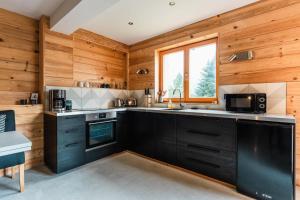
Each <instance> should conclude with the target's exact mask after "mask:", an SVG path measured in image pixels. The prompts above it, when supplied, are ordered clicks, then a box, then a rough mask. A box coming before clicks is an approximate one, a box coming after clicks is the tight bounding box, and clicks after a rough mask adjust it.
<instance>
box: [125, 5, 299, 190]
mask: <svg viewBox="0 0 300 200" xmlns="http://www.w3.org/2000/svg"><path fill="white" fill-rule="evenodd" d="M299 10H300V1H299V0H265V1H260V2H257V3H254V4H251V5H249V6H246V7H243V8H240V9H237V10H234V11H231V12H228V13H225V14H221V15H218V16H215V17H212V18H209V19H207V20H204V21H200V22H197V23H194V24H192V25H189V26H186V27H183V28H180V29H177V30H174V31H171V32H168V33H165V34H162V35H159V36H156V37H154V38H151V39H148V40H146V41H143V42H140V43H137V44H135V45H132V46H131V47H130V64H129V84H130V89H144V88H145V87H150V88H153V87H154V79H155V77H154V69H155V55H156V54H155V51H156V50H159V49H162V48H166V47H168V46H172V45H176V44H178V43H183V42H187V41H189V40H191V39H193V40H195V39H197V38H198V37H199V38H200V37H204V36H205V35H210V34H214V33H215V34H218V35H219V44H220V48H219V55H220V68H219V76H220V84H221V85H224V84H243V83H266V82H270V83H272V82H287V113H288V114H293V115H294V116H295V117H296V119H297V122H299V123H300V89H299V88H300V14H299ZM243 50H253V51H254V59H253V60H250V61H243V62H232V63H228V61H227V60H228V57H229V56H231V55H232V54H233V53H235V52H238V51H243ZM140 66H143V67H145V66H146V67H147V68H149V70H150V74H149V75H147V76H137V75H136V74H135V71H136V69H137V68H139V67H140ZM296 130H297V141H296V143H297V144H296V149H297V156H296V157H297V158H296V159H297V161H299V159H300V147H299V146H300V145H298V144H299V142H300V131H299V128H297V129H296ZM298 141H299V142H298ZM296 163H297V166H296V168H297V174H300V165H299V164H300V162H296ZM297 184H299V185H300V177H297Z"/></svg>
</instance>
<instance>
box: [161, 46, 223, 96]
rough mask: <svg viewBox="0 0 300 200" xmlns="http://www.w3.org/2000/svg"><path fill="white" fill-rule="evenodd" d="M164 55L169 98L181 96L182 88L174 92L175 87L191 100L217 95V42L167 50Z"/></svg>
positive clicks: (165, 85) (164, 72)
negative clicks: (185, 79) (186, 60)
mask: <svg viewBox="0 0 300 200" xmlns="http://www.w3.org/2000/svg"><path fill="white" fill-rule="evenodd" d="M186 53H188V58H189V60H188V62H185V60H184V59H186V56H185V54H186ZM162 59H163V62H162V63H163V66H162V67H163V77H162V80H163V90H166V91H167V93H166V97H165V98H178V97H179V92H175V94H174V95H173V91H174V90H175V89H179V90H180V91H181V93H182V96H183V97H184V98H185V99H187V100H188V99H201V98H206V99H207V98H216V96H217V94H216V43H215V42H213V43H209V44H205V45H199V46H193V47H191V48H186V49H185V50H181V49H179V50H178V51H175V52H171V53H166V54H164V55H163V57H162ZM186 63H188V65H187V64H186ZM186 65H187V66H186ZM185 74H188V76H187V77H188V81H187V82H188V87H185V86H184V84H186V82H184V76H185ZM184 88H188V92H186V91H184ZM185 93H186V94H185Z"/></svg>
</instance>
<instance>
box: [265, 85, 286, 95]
mask: <svg viewBox="0 0 300 200" xmlns="http://www.w3.org/2000/svg"><path fill="white" fill-rule="evenodd" d="M267 95H268V97H271V98H275V97H286V83H267Z"/></svg>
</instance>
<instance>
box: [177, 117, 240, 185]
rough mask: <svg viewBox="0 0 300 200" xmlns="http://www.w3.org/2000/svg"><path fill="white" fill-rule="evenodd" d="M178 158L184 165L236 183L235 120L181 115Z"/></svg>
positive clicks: (178, 122) (179, 120)
mask: <svg viewBox="0 0 300 200" xmlns="http://www.w3.org/2000/svg"><path fill="white" fill-rule="evenodd" d="M177 159H178V165H179V166H181V167H183V168H187V169H190V170H192V171H196V172H199V173H202V174H205V175H207V176H210V177H213V178H216V179H219V180H222V181H225V182H228V183H231V184H235V180H236V123H235V120H233V119H222V118H212V117H195V116H178V117H177Z"/></svg>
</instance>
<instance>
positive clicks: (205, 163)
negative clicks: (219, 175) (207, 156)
mask: <svg viewBox="0 0 300 200" xmlns="http://www.w3.org/2000/svg"><path fill="white" fill-rule="evenodd" d="M188 159H189V160H191V161H194V162H197V163H200V164H203V165H207V166H210V167H213V168H216V169H217V168H220V165H216V164H213V163H209V162H206V161H202V160H199V159H196V158H190V157H188Z"/></svg>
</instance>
